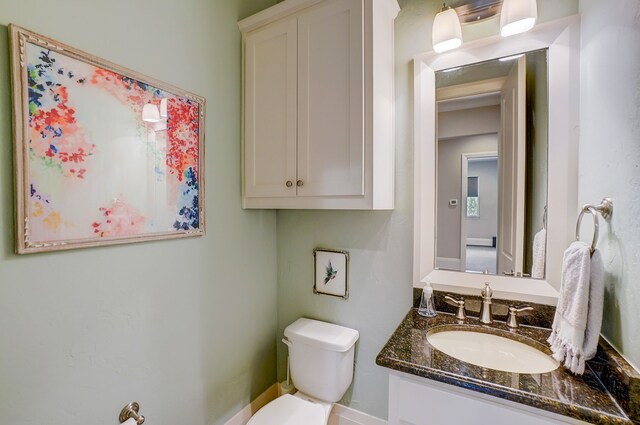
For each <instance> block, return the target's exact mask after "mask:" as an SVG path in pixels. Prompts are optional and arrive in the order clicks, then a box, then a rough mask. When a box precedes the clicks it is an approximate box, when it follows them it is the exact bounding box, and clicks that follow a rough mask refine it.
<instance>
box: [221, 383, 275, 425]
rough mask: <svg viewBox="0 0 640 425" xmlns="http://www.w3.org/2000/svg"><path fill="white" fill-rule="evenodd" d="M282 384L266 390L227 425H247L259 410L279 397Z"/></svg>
mask: <svg viewBox="0 0 640 425" xmlns="http://www.w3.org/2000/svg"><path fill="white" fill-rule="evenodd" d="M279 386H280V384H278V383H275V384H273V385H272V386H270V387H269V388H267V389H266V390H265V392H263V393H262V394H260V395H259V396H258V397H256V399H255V400H253V401H252V402H251V403H249V404H248V405H246V406H245V407H244V408H243V409H242V410H241V411H239V412H238V413H236V414H235V415H234V416H233V417H232V418H231V419H229V420H228V421H227V423H226V424H225V425H246V423H247V422H249V419H251V416H253V414H254V413H256V412H257V411H258V410H260V409H261V408H262V407H263V406H265V405H266V404H267V403H269V402H270V401H271V400H274V399H276V398H277V397H278V388H279Z"/></svg>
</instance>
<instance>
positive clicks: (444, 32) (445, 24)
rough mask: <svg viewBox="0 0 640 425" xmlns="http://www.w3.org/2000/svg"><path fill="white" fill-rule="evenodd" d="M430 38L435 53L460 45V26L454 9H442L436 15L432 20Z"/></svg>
mask: <svg viewBox="0 0 640 425" xmlns="http://www.w3.org/2000/svg"><path fill="white" fill-rule="evenodd" d="M431 39H432V43H433V50H434V51H435V52H436V53H441V52H446V51H447V50H452V49H455V48H457V47H460V46H461V45H462V28H461V27H460V19H459V18H458V14H457V13H456V11H455V10H453V9H447V10H443V11H442V12H440V13H438V14H437V15H436V17H435V19H434V20H433V31H432V34H431Z"/></svg>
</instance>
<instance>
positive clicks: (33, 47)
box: [9, 25, 205, 253]
mask: <svg viewBox="0 0 640 425" xmlns="http://www.w3.org/2000/svg"><path fill="white" fill-rule="evenodd" d="M9 31H10V36H11V44H12V77H13V94H14V96H13V98H14V137H15V141H14V148H15V150H14V152H15V161H14V162H15V164H14V167H15V171H16V183H17V187H16V226H17V231H16V236H17V243H16V250H17V252H18V253H30V252H38V251H46V250H58V249H70V248H79V247H88V246H96V245H103V244H116V243H126V242H138V241H147V240H153V239H165V238H179V237H186V236H197V235H202V234H204V229H205V227H204V224H205V223H204V196H203V189H204V174H203V173H204V170H203V166H202V165H203V161H202V158H203V142H204V105H205V102H204V99H203V98H201V97H199V96H196V95H193V94H190V93H187V92H185V91H182V90H180V89H178V88H175V87H172V86H170V85H168V84H164V83H162V82H159V81H156V80H153V79H151V78H148V77H145V76H142V75H140V74H137V73H135V72H133V71H129V70H127V69H124V68H122V67H118V66H116V65H114V64H111V63H109V62H107V61H104V60H102V59H99V58H96V57H93V56H91V55H88V54H86V53H83V52H81V51H79V50H77V49H73V48H71V47H68V46H65V45H63V44H60V43H58V42H55V41H53V40H51V39H48V38H46V37H43V36H40V35H38V34H35V33H32V32H30V31H27V30H24V29H22V28H19V27H16V26H13V25H12V26H10V29H9Z"/></svg>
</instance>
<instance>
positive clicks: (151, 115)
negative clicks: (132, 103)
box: [142, 103, 160, 123]
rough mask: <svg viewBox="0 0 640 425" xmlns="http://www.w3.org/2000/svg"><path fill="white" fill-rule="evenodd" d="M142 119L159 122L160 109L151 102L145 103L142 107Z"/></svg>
mask: <svg viewBox="0 0 640 425" xmlns="http://www.w3.org/2000/svg"><path fill="white" fill-rule="evenodd" d="M142 121H144V122H150V123H156V122H160V110H159V109H158V107H157V106H156V105H154V104H153V103H147V104H146V105H144V107H143V108H142Z"/></svg>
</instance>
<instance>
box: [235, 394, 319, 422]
mask: <svg viewBox="0 0 640 425" xmlns="http://www.w3.org/2000/svg"><path fill="white" fill-rule="evenodd" d="M276 424H277V425H326V424H327V420H326V417H325V409H324V408H323V407H322V406H321V405H319V404H317V403H313V402H311V401H307V400H303V399H301V398H299V397H295V396H292V395H290V394H285V395H283V396H281V397H278V398H277V399H275V400H273V401H272V402H271V403H269V404H267V405H266V406H264V407H263V408H262V409H260V410H258V412H256V414H255V415H253V416H252V417H251V419H249V422H247V425H276Z"/></svg>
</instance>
